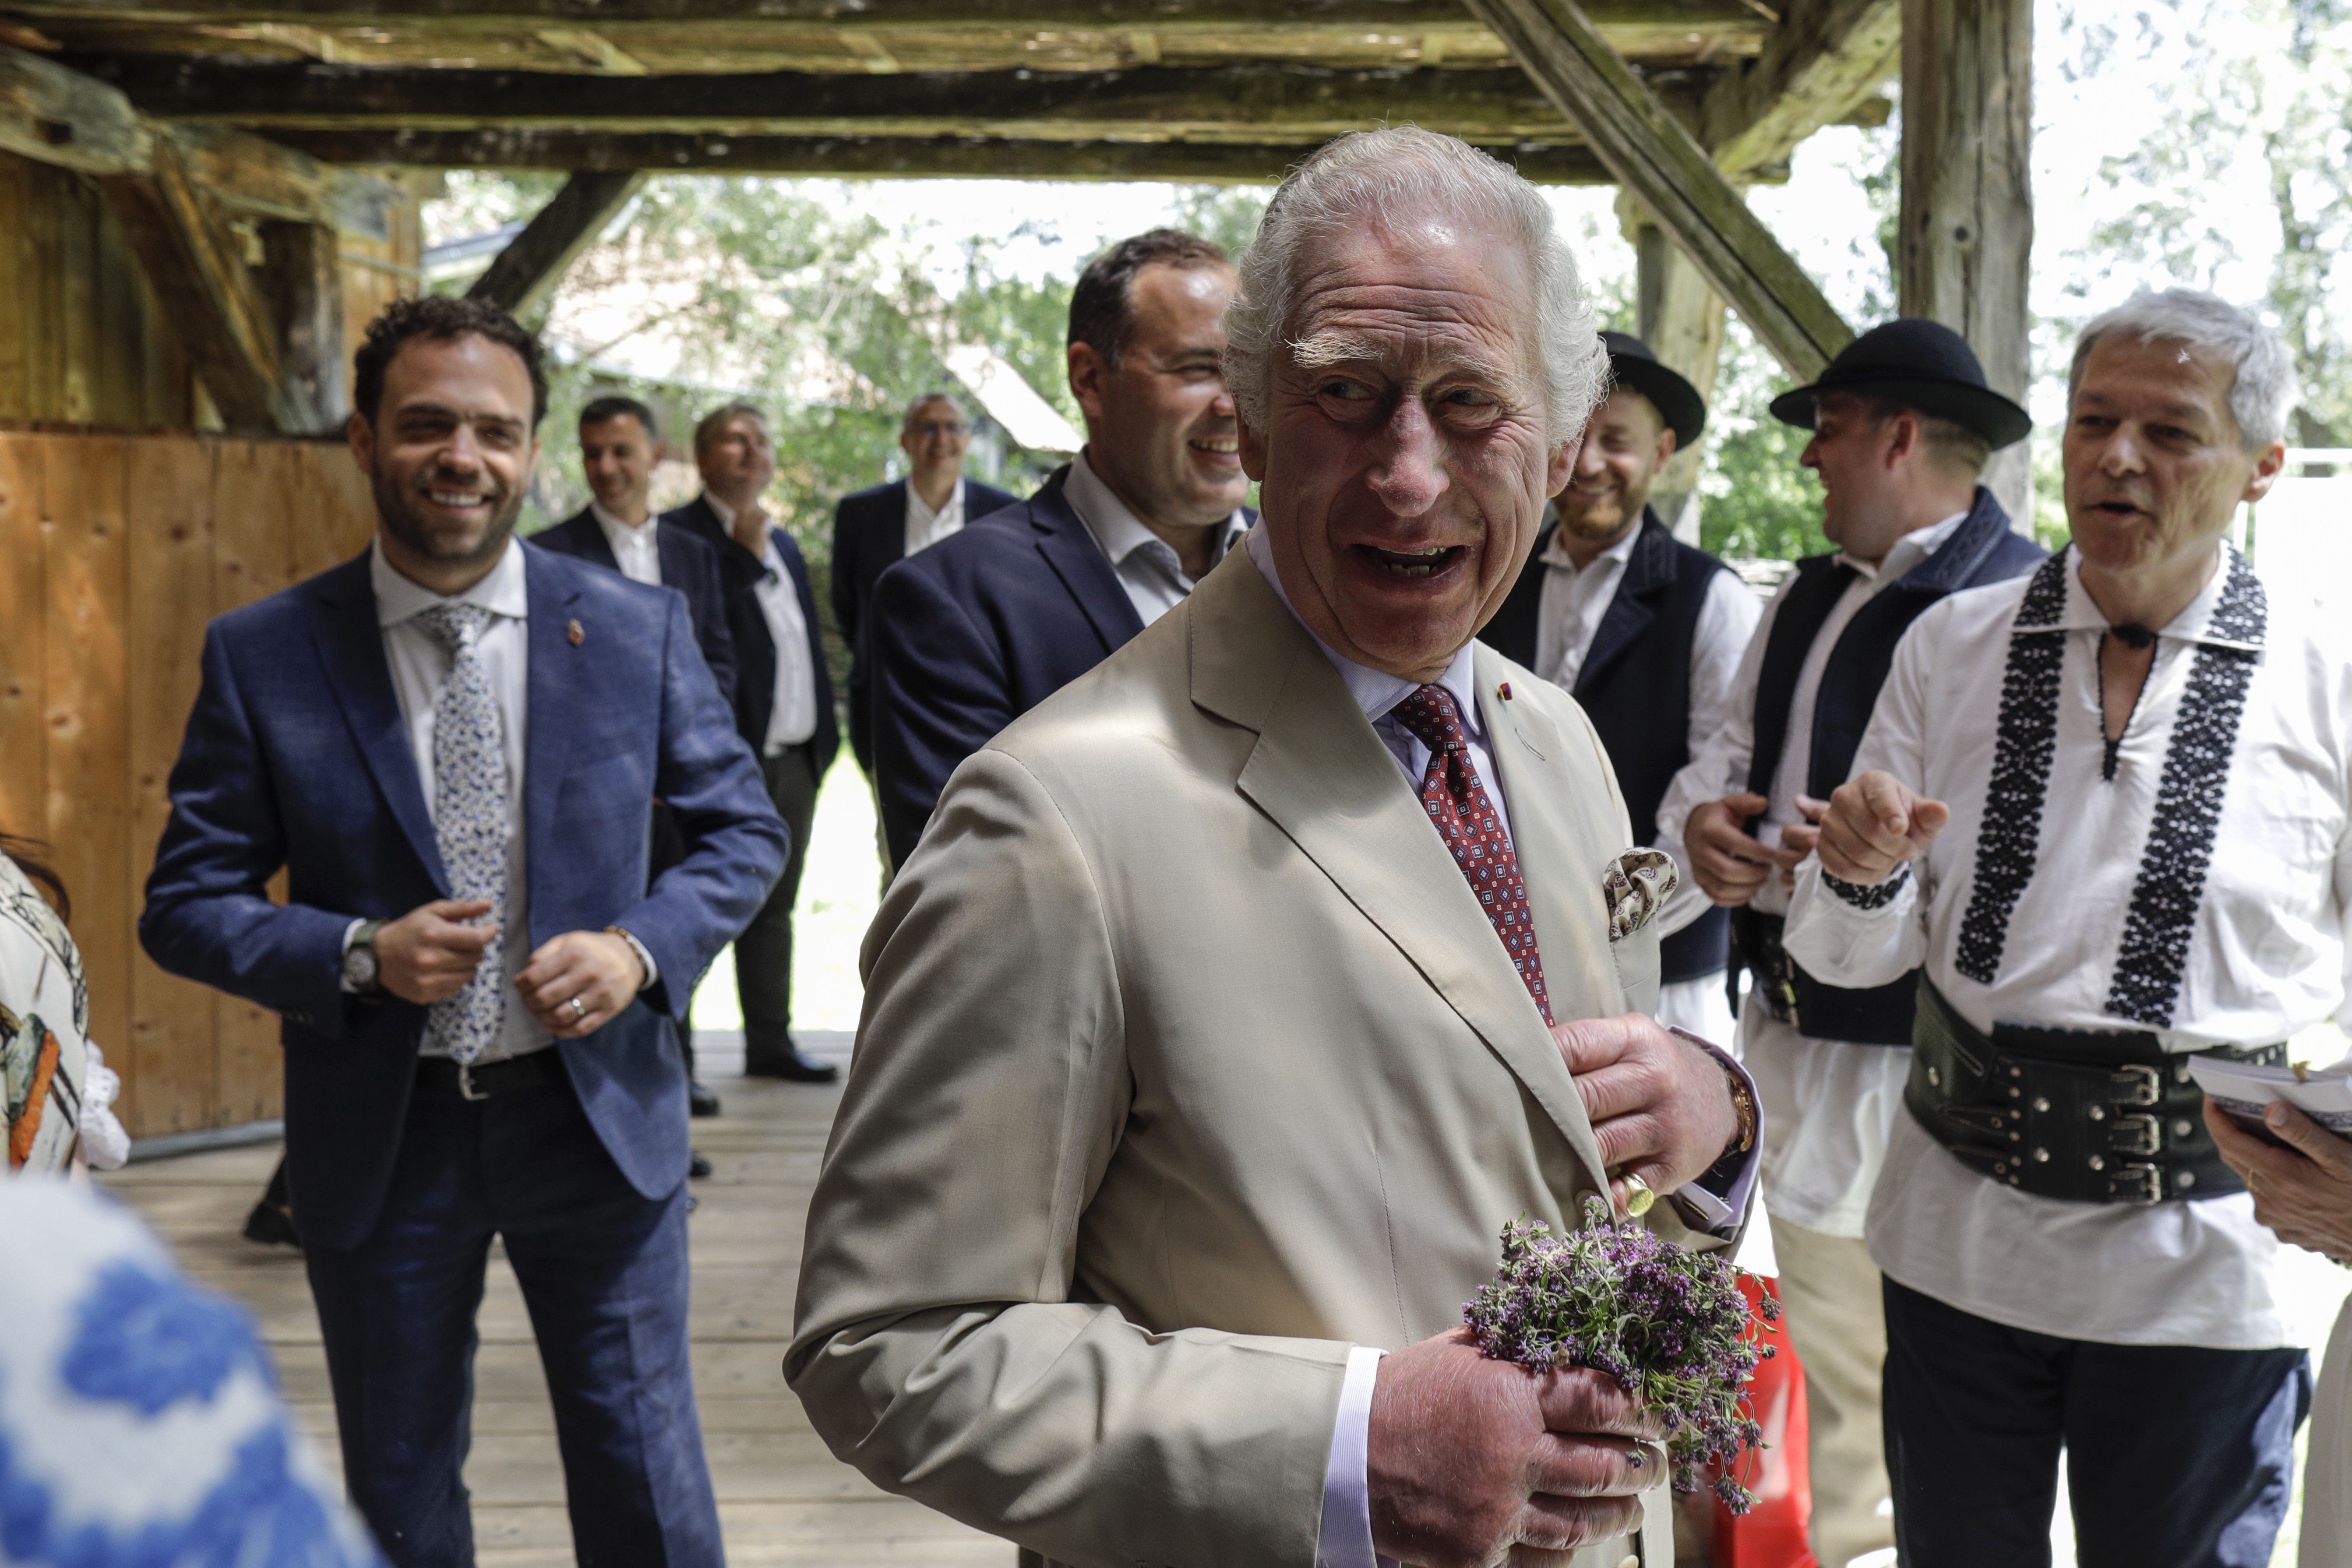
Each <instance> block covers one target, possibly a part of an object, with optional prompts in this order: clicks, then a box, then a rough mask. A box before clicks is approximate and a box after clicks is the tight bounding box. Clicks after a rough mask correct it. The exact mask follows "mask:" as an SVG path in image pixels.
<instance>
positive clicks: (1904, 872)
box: [1822, 863, 1911, 910]
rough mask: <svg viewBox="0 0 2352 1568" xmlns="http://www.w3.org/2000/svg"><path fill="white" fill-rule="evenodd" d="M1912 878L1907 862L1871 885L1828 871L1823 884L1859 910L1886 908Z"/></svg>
mask: <svg viewBox="0 0 2352 1568" xmlns="http://www.w3.org/2000/svg"><path fill="white" fill-rule="evenodd" d="M1910 879H1911V868H1910V866H1909V865H1908V864H1907V863H1906V864H1905V865H1901V866H1897V867H1895V875H1893V876H1892V877H1889V878H1887V879H1886V880H1885V881H1884V882H1879V883H1876V884H1874V885H1870V886H1865V885H1864V884H1863V883H1860V882H1849V881H1847V880H1846V879H1843V877H1832V876H1831V875H1830V874H1829V873H1828V872H1827V871H1824V872H1822V887H1824V888H1827V889H1829V890H1830V891H1831V892H1832V893H1835V894H1836V895H1837V896H1838V897H1839V898H1841V899H1843V900H1845V901H1846V902H1847V903H1849V904H1852V905H1853V907H1854V908H1855V909H1858V910H1883V909H1885V907H1886V906H1887V905H1889V904H1891V903H1893V902H1894V901H1895V894H1897V893H1899V892H1901V891H1902V890H1903V884H1904V883H1906V882H1908V881H1909V880H1910Z"/></svg>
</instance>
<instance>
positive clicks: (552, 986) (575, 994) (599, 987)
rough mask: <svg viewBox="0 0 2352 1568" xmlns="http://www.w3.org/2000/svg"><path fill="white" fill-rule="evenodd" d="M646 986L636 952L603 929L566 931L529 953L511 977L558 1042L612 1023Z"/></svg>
mask: <svg viewBox="0 0 2352 1568" xmlns="http://www.w3.org/2000/svg"><path fill="white" fill-rule="evenodd" d="M645 983H646V966H645V964H644V963H643V962H641V961H640V960H639V959H638V957H637V950H636V949H635V948H634V947H631V946H630V945H629V944H628V943H627V942H624V941H622V940H621V939H620V938H619V937H617V936H614V934H613V933H612V932H611V931H565V932H564V933H563V934H562V936H559V937H556V938H555V939H553V940H552V941H551V942H547V943H545V944H544V945H543V946H541V948H540V950H539V951H538V952H534V953H532V954H531V955H530V963H529V964H527V965H526V966H525V967H524V969H523V972H522V973H520V974H518V975H516V976H515V989H516V990H517V991H520V992H521V993H522V1002H523V1005H524V1006H526V1007H528V1008H530V1016H532V1017H534V1018H536V1019H538V1020H539V1021H540V1022H541V1023H542V1024H544V1025H546V1026H547V1032H548V1033H549V1034H551V1035H553V1036H554V1037H556V1038H557V1039H559V1040H576V1039H578V1038H579V1037H581V1036H583V1035H588V1034H593V1033H594V1032H595V1031H596V1030H598V1029H601V1028H603V1027H604V1026H605V1025H607V1024H609V1023H611V1022H612V1021H613V1020H614V1018H616V1017H618V1016H620V1015H621V1013H622V1011H623V1010H624V1009H625V1008H626V1007H627V1006H628V1005H629V1004H630V1003H632V1002H634V1001H635V1000H636V999H637V989H638V987H640V986H642V985H643V984H645ZM575 1002H576V1003H577V1005H574V1003H575Z"/></svg>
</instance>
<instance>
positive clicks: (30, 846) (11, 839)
mask: <svg viewBox="0 0 2352 1568" xmlns="http://www.w3.org/2000/svg"><path fill="white" fill-rule="evenodd" d="M48 852H49V847H48V846H47V845H46V844H42V843H39V842H37V841H36V840H34V839H30V838H18V837H16V836H15V835H13V834H7V833H0V855H5V856H6V857H7V858H9V859H11V860H13V861H15V862H16V869H18V870H19V871H22V872H23V873H25V875H26V877H27V878H29V879H32V880H33V881H36V882H38V883H39V884H40V885H41V886H42V887H44V888H47V889H48V890H49V902H50V903H52V904H54V905H56V906H57V910H58V919H59V920H61V921H69V920H71V919H73V900H71V899H69V898H68V897H67V896H66V882H65V879H64V878H63V877H60V876H58V874H57V873H56V872H55V871H52V870H51V869H49V867H48V863H47V861H45V860H42V859H40V858H39V857H41V856H43V855H46V854H47V853H48Z"/></svg>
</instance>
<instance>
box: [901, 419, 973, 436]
mask: <svg viewBox="0 0 2352 1568" xmlns="http://www.w3.org/2000/svg"><path fill="white" fill-rule="evenodd" d="M907 434H908V435H909V436H918V437H923V438H924V439H926V440H928V439H929V437H933V436H969V435H971V426H969V425H965V424H962V423H957V424H952V425H950V424H943V423H941V422H940V421H939V420H937V419H926V420H924V421H923V422H922V423H921V424H920V425H909V426H907Z"/></svg>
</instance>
